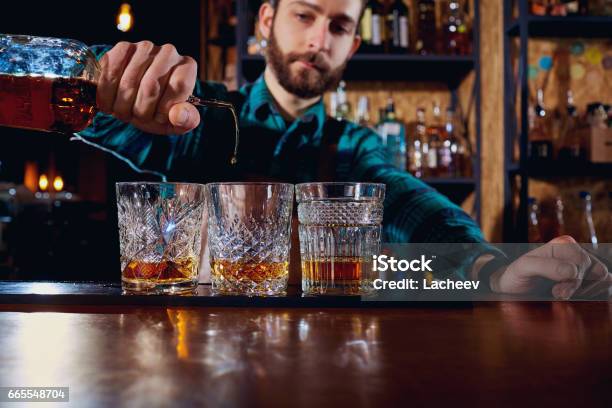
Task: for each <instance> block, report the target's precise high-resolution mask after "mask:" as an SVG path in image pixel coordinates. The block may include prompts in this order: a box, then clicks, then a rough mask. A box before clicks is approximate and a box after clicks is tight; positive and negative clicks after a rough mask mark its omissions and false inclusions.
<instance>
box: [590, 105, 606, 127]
mask: <svg viewBox="0 0 612 408" xmlns="http://www.w3.org/2000/svg"><path fill="white" fill-rule="evenodd" d="M608 110H609V107H607V106H606V105H604V104H603V103H601V102H593V103H590V104H588V105H587V122H588V124H589V126H591V127H592V128H602V129H606V128H607V127H608V121H609V120H608Z"/></svg>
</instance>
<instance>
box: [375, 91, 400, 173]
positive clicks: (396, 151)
mask: <svg viewBox="0 0 612 408" xmlns="http://www.w3.org/2000/svg"><path fill="white" fill-rule="evenodd" d="M380 137H381V140H382V142H383V145H384V146H385V148H386V151H387V159H388V162H389V163H391V164H393V165H394V166H395V167H397V168H398V169H400V170H404V171H405V170H406V128H405V126H404V125H403V124H402V123H401V122H399V121H398V120H397V117H396V115H395V103H394V101H393V98H392V97H389V98H388V99H387V107H386V109H385V121H384V122H383V124H382V126H381V131H380Z"/></svg>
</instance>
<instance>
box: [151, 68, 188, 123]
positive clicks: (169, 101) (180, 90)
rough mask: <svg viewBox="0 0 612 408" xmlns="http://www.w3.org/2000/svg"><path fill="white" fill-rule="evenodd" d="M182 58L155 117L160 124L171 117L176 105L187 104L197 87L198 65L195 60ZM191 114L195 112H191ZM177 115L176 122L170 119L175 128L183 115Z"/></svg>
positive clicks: (172, 75) (171, 75) (169, 81)
mask: <svg viewBox="0 0 612 408" xmlns="http://www.w3.org/2000/svg"><path fill="white" fill-rule="evenodd" d="M182 58H183V60H182V62H181V63H179V64H178V65H176V66H175V68H174V70H173V71H172V73H171V74H170V79H169V80H168V84H167V85H166V89H165V90H164V93H163V95H162V97H161V99H160V101H159V103H158V105H157V112H156V114H155V115H156V118H157V119H158V122H159V121H161V120H162V118H164V117H168V116H169V114H170V110H171V109H172V108H173V106H174V105H176V104H180V103H182V102H185V101H186V100H187V98H188V97H189V96H190V95H191V93H192V92H193V88H194V87H195V81H196V76H197V64H196V62H195V61H194V59H193V58H190V57H182ZM196 111H197V110H196ZM190 112H194V111H191V110H190ZM176 114H177V116H175V118H174V119H175V120H176V121H173V120H172V118H170V123H171V124H172V125H175V126H176V125H177V124H178V123H179V122H181V120H180V119H181V118H182V116H181V115H178V111H177V113H176ZM191 120H193V119H191ZM198 121H199V118H198ZM196 126H197V125H196Z"/></svg>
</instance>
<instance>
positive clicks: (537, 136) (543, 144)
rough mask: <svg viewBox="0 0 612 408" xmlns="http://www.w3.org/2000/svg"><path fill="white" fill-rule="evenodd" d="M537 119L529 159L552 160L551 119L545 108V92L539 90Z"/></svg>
mask: <svg viewBox="0 0 612 408" xmlns="http://www.w3.org/2000/svg"><path fill="white" fill-rule="evenodd" d="M534 113H535V117H534V118H533V127H532V128H531V129H530V132H529V133H530V135H529V140H530V142H529V158H530V159H532V160H536V161H548V160H550V159H551V158H552V151H553V145H552V136H551V129H550V119H549V115H548V112H547V110H546V108H545V107H544V91H543V90H542V89H538V91H537V103H536V105H535V108H534Z"/></svg>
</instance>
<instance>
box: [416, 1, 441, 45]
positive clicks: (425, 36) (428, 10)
mask: <svg viewBox="0 0 612 408" xmlns="http://www.w3.org/2000/svg"><path fill="white" fill-rule="evenodd" d="M416 7H417V11H416V15H417V19H416V20H417V27H416V28H417V39H416V43H415V51H416V53H417V54H421V55H427V54H435V52H436V43H437V30H436V3H435V1H434V0H417V6H416Z"/></svg>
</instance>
